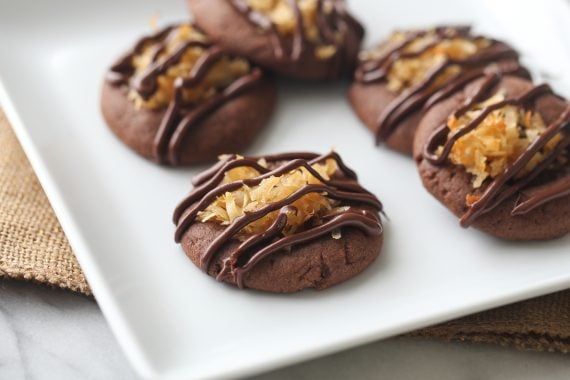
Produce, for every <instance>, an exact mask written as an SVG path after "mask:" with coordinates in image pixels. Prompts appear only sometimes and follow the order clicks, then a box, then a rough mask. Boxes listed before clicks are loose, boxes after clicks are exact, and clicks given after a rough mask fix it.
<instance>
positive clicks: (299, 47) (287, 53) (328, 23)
mask: <svg viewBox="0 0 570 380" xmlns="http://www.w3.org/2000/svg"><path fill="white" fill-rule="evenodd" d="M227 1H229V3H230V4H231V5H232V6H233V7H234V9H236V10H237V11H238V12H240V13H241V14H243V15H244V17H246V18H247V20H248V21H249V22H250V23H251V24H253V25H255V26H256V27H258V28H260V29H261V30H262V31H264V32H265V33H268V35H269V38H270V40H271V45H272V47H273V55H274V57H275V58H276V59H277V60H280V61H283V62H286V63H299V62H300V59H301V57H302V56H303V54H305V52H307V51H311V50H314V49H315V48H316V47H317V46H318V45H316V44H315V43H313V42H311V41H310V40H309V39H308V38H307V37H306V36H305V25H304V20H303V15H302V13H301V9H300V8H299V4H298V0H288V2H289V5H290V7H291V9H292V10H293V14H294V16H295V29H294V32H293V35H292V37H291V38H288V37H286V36H284V35H282V34H281V33H280V32H279V30H278V29H277V26H276V25H275V24H274V23H273V22H272V21H271V19H270V18H269V17H267V16H266V15H264V14H263V13H261V12H259V11H257V10H255V9H253V8H252V7H250V6H249V4H248V2H247V0H227ZM324 2H325V0H317V10H316V23H317V29H318V31H319V38H320V40H321V41H323V45H332V46H334V47H335V53H334V55H333V56H332V57H331V58H332V59H334V61H333V64H332V67H331V69H330V73H331V75H332V76H338V75H339V74H340V73H342V72H343V71H344V70H345V69H346V66H347V65H348V62H347V58H346V57H345V54H344V51H345V50H350V49H348V48H349V47H350V48H352V46H349V45H350V44H353V43H354V42H353V41H351V39H350V38H348V34H349V32H350V31H354V33H355V35H356V36H357V38H358V41H360V39H362V37H363V36H364V28H363V27H362V25H361V24H360V23H359V22H358V21H357V20H356V19H355V18H354V17H352V16H351V15H350V14H349V13H348V11H347V10H346V7H345V3H344V0H331V1H330V3H331V5H332V10H331V11H330V12H326V11H325V9H324V7H323V4H324ZM339 36H340V38H339Z"/></svg>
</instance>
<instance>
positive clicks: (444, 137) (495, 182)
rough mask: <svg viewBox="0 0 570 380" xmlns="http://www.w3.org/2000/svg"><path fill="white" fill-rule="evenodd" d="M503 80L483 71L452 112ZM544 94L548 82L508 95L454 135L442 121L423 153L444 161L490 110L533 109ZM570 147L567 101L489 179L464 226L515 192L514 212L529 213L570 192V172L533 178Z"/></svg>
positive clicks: (462, 111)
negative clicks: (541, 156)
mask: <svg viewBox="0 0 570 380" xmlns="http://www.w3.org/2000/svg"><path fill="white" fill-rule="evenodd" d="M500 80H501V75H500V74H499V73H496V72H487V73H486V74H484V78H483V79H482V81H481V83H480V85H479V87H478V88H477V89H476V91H475V93H474V95H473V96H471V97H470V98H468V99H466V100H465V102H464V103H463V105H462V106H461V107H460V108H459V109H457V110H456V111H455V112H454V113H453V114H452V116H453V117H456V118H458V117H461V116H462V115H463V114H465V112H467V111H468V110H469V109H470V108H471V107H472V106H473V105H474V104H476V103H478V102H480V101H482V100H484V99H485V98H486V97H487V96H488V95H489V93H490V92H491V91H492V90H493V89H495V88H496V87H497V85H498V84H499V83H500ZM545 95H553V92H552V90H551V88H550V87H549V86H548V85H544V84H543V85H540V86H534V87H532V88H531V89H530V90H528V91H527V92H525V93H523V94H522V95H520V96H519V97H517V98H510V99H505V100H503V101H501V102H498V103H495V104H492V105H489V106H487V107H485V108H483V109H482V110H481V113H480V114H479V115H478V116H477V117H476V118H474V119H473V120H472V121H471V122H469V123H468V124H467V125H466V126H464V127H463V128H461V129H460V130H458V131H457V132H456V133H454V134H453V135H451V136H448V134H449V128H448V127H447V123H444V124H442V125H441V126H440V127H438V128H437V129H436V130H435V131H434V132H433V133H432V134H431V135H430V136H429V138H428V140H427V142H426V144H425V145H424V151H423V157H424V158H425V159H426V160H427V161H428V162H430V163H431V164H433V165H443V164H445V163H446V162H447V159H448V158H449V154H450V153H451V149H452V148H453V145H454V144H455V143H456V142H457V140H459V139H460V138H461V137H462V136H465V135H466V134H467V133H469V132H471V131H473V130H474V129H475V128H477V127H478V126H479V125H480V124H481V123H482V122H483V121H484V119H485V118H486V117H487V116H488V115H489V114H490V113H491V112H493V111H495V110H498V109H500V108H502V107H505V106H515V107H522V108H523V109H532V108H533V104H534V102H535V101H536V100H537V99H538V98H540V97H542V96H545ZM559 133H561V136H562V139H561V141H560V142H559V143H558V144H557V145H556V147H555V148H554V149H553V151H552V152H550V153H549V154H547V155H546V157H545V158H544V160H543V161H541V162H540V163H539V164H538V165H537V166H536V167H534V169H532V170H531V171H530V172H529V173H527V174H526V175H524V176H522V177H520V178H518V177H519V173H521V171H522V170H523V169H524V168H525V167H526V165H527V164H528V163H529V161H530V160H531V159H532V158H533V157H534V155H535V154H536V153H538V152H540V151H542V149H543V148H544V147H545V146H546V144H547V143H548V142H549V141H550V140H551V139H552V138H553V137H554V136H556V135H557V134H559ZM438 146H443V150H442V152H441V154H439V155H437V154H435V153H434V151H435V149H436V148H437V147H438ZM568 147H570V104H567V106H566V108H565V109H564V111H563V112H562V113H561V115H560V116H559V117H558V118H557V119H556V120H555V121H554V122H552V123H551V124H549V125H548V126H547V127H546V129H545V130H544V132H543V133H541V134H540V135H539V136H538V137H537V138H536V139H535V140H534V141H533V142H532V143H531V144H530V145H529V146H528V147H527V148H526V149H525V151H524V152H523V153H521V154H520V155H519V156H518V157H517V158H516V159H515V160H514V161H513V162H512V163H511V164H509V165H508V166H507V168H506V169H505V170H504V171H503V173H501V174H500V175H499V176H497V177H495V178H494V179H492V181H490V182H489V183H488V185H487V186H486V188H485V189H484V191H483V193H482V194H481V196H480V198H479V199H478V200H477V201H476V202H475V203H473V204H472V205H471V207H470V208H469V209H468V211H467V212H466V213H465V214H464V215H463V216H462V217H461V225H462V226H464V227H467V226H469V225H471V224H472V223H473V222H474V221H475V219H477V218H478V217H479V216H481V215H483V214H485V213H487V212H489V211H491V210H493V209H494V208H496V207H497V206H499V205H500V204H501V203H502V202H504V201H506V200H507V199H509V198H510V197H511V196H513V195H515V194H519V198H518V200H517V202H516V205H515V207H514V209H513V210H512V212H511V215H513V216H514V215H522V214H526V213H528V212H530V211H532V210H534V209H536V208H537V207H539V206H541V205H543V204H544V203H547V202H549V201H551V200H554V199H557V198H560V197H563V196H565V195H568V194H570V175H568V174H565V175H563V176H561V177H558V178H556V179H555V180H554V181H550V182H546V183H542V184H541V185H540V186H533V182H532V181H533V180H535V179H537V178H539V176H541V175H543V174H545V173H546V171H547V170H548V169H549V168H550V167H551V165H552V164H553V163H554V162H555V160H556V159H557V158H558V157H560V156H561V155H564V154H567V152H568Z"/></svg>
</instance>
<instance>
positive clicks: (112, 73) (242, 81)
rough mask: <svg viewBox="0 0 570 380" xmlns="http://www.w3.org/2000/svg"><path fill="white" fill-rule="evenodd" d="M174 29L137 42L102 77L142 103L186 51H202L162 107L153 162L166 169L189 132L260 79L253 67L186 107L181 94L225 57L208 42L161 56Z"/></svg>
mask: <svg viewBox="0 0 570 380" xmlns="http://www.w3.org/2000/svg"><path fill="white" fill-rule="evenodd" d="M177 28H178V26H176V25H174V26H168V27H166V28H164V29H163V30H161V31H159V32H158V33H156V34H154V35H152V36H148V37H144V38H142V39H140V40H139V41H138V42H137V43H136V44H135V47H134V48H133V49H132V50H131V51H129V52H128V53H127V54H125V55H124V56H123V57H121V58H120V59H119V60H118V61H117V62H116V63H115V64H114V65H113V66H111V68H110V69H109V71H108V72H107V75H106V80H107V82H108V83H110V84H111V85H113V86H117V87H118V86H126V87H127V88H129V89H132V90H134V91H136V92H137V93H138V94H139V95H140V97H141V98H142V99H143V100H148V99H150V98H151V97H152V96H153V95H154V94H155V93H156V91H157V89H158V83H157V81H158V78H159V77H160V76H161V75H164V74H165V73H166V72H167V71H168V70H169V69H170V68H172V67H173V66H175V65H177V64H178V63H179V62H180V60H181V59H182V57H183V56H184V54H185V53H186V52H187V51H188V49H191V48H201V49H203V53H202V55H201V56H200V58H199V59H198V60H197V61H196V63H195V64H194V66H193V67H192V69H191V72H190V73H188V75H187V76H180V77H178V78H176V80H175V82H174V94H173V96H172V99H171V101H170V103H169V105H168V106H167V107H166V111H165V113H164V116H163V117H162V121H161V124H160V126H159V127H158V130H157V133H156V136H155V139H154V143H153V153H154V159H155V160H156V161H157V162H158V163H160V164H170V165H177V164H179V163H180V154H181V149H182V148H183V146H182V142H183V141H184V138H185V136H186V135H187V133H188V131H189V130H190V129H192V128H194V127H196V126H197V125H198V123H199V122H200V121H201V120H202V118H204V117H205V116H206V115H208V114H209V113H210V112H212V111H214V110H215V109H216V108H218V107H220V106H221V105H222V104H224V103H225V102H227V101H229V100H230V99H232V98H233V97H235V96H237V95H239V94H241V93H243V92H244V91H246V90H248V89H249V88H251V87H253V86H255V85H256V84H258V83H259V82H260V81H261V80H262V79H263V73H262V71H261V70H260V69H259V68H257V67H254V68H253V69H252V70H251V71H250V72H249V73H248V74H246V75H244V76H242V77H240V78H238V79H236V80H234V81H233V82H232V83H231V84H229V85H228V86H227V87H225V88H224V89H222V90H220V91H219V92H217V93H216V94H214V95H213V96H211V97H210V98H208V99H206V100H204V101H202V102H200V103H198V104H193V105H189V104H186V103H185V102H184V99H183V95H184V90H187V89H190V88H192V87H193V86H196V85H197V84H199V83H200V82H201V81H202V80H203V79H204V78H205V77H206V75H207V74H208V72H209V71H210V70H211V69H212V67H214V66H215V65H216V63H218V62H219V61H220V59H221V58H223V57H225V56H227V55H226V54H224V52H223V51H221V50H220V49H219V48H218V47H216V46H214V45H212V44H211V43H209V42H205V41H186V42H184V43H182V44H180V46H179V47H178V48H177V49H176V50H175V51H174V52H172V53H170V54H168V55H166V56H164V55H165V50H166V47H167V45H168V43H169V41H171V39H173V38H175V36H176V32H177ZM194 28H195V27H194ZM149 46H152V48H153V49H154V51H153V56H152V63H151V64H150V65H149V67H148V68H146V70H145V71H144V72H143V73H142V74H141V75H136V76H135V67H134V65H133V58H134V57H135V56H136V55H138V54H141V53H142V52H143V50H144V49H145V48H147V47H149Z"/></svg>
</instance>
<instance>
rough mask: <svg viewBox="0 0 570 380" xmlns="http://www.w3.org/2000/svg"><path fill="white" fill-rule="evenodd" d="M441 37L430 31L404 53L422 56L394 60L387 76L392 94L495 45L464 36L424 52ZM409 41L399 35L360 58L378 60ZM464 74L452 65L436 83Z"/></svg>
mask: <svg viewBox="0 0 570 380" xmlns="http://www.w3.org/2000/svg"><path fill="white" fill-rule="evenodd" d="M437 37H438V36H437V34H436V32H435V31H430V32H428V33H426V34H425V35H423V36H421V37H418V38H416V39H415V40H414V41H412V42H411V43H409V44H408V45H406V47H405V48H404V49H403V51H402V53H403V54H404V55H410V54H413V53H417V52H420V51H421V53H420V54H417V55H413V56H412V57H404V58H400V59H396V60H395V61H394V63H393V64H392V65H391V67H390V69H389V71H388V75H387V85H388V88H389V89H390V91H392V92H395V93H399V92H401V91H403V90H405V89H407V88H409V87H412V86H414V85H417V84H419V83H422V82H423V81H424V79H425V78H426V77H427V75H428V74H429V73H430V71H431V70H433V69H434V68H435V67H437V66H438V65H439V64H441V63H442V62H444V61H445V60H446V59H452V60H464V59H466V58H469V57H471V56H474V55H475V54H477V53H479V52H480V51H481V50H482V49H485V48H487V47H488V46H489V45H490V44H491V41H489V40H487V39H485V38H475V39H468V38H464V37H454V38H448V39H444V40H442V41H440V42H438V43H435V45H434V46H432V47H430V48H428V49H427V50H425V51H423V50H424V49H425V48H426V47H427V46H428V45H431V44H433V43H434V42H435V41H436V38H437ZM406 38H407V34H406V33H404V32H395V33H393V34H392V35H391V36H390V37H389V39H388V42H387V43H386V44H383V45H381V46H380V47H378V48H376V49H374V50H369V51H364V52H362V53H361V55H360V59H361V60H363V61H367V60H374V59H378V58H379V57H382V56H384V55H385V54H386V52H387V51H388V50H389V49H390V48H391V47H392V46H394V44H397V43H400V42H403V41H404V40H405V39H406ZM460 72H461V68H460V67H459V66H457V65H450V66H449V67H448V68H447V69H446V70H445V71H444V72H443V73H441V74H440V75H439V77H438V79H437V80H436V82H438V83H434V85H438V84H442V83H445V82H447V81H448V80H450V79H451V78H453V77H455V76H457V75H458V74H459V73H460Z"/></svg>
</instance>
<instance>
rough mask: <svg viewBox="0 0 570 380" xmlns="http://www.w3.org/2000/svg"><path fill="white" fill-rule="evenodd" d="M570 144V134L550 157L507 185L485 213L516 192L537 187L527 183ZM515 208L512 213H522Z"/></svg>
mask: <svg viewBox="0 0 570 380" xmlns="http://www.w3.org/2000/svg"><path fill="white" fill-rule="evenodd" d="M569 146H570V135H568V136H567V137H566V138H564V139H563V140H562V141H561V142H560V143H558V145H557V146H556V148H555V149H554V151H553V152H551V153H550V154H549V155H548V157H546V158H545V159H544V160H543V161H541V162H540V163H539V164H538V165H537V166H536V167H535V168H534V169H533V170H532V171H531V172H530V173H528V174H526V175H525V176H524V177H523V178H519V179H517V181H516V182H515V183H514V184H513V185H511V186H508V185H505V189H504V190H503V191H501V193H500V194H499V195H497V196H496V197H495V200H494V201H493V202H492V203H490V204H489V205H488V206H487V207H486V208H485V210H484V211H483V213H486V212H489V211H491V210H492V209H494V208H495V207H497V206H499V205H500V204H501V203H502V202H504V201H505V200H507V199H508V198H509V197H511V196H512V195H514V194H516V193H519V195H520V194H521V192H522V191H524V192H526V191H530V190H532V189H533V188H536V186H535V187H531V188H527V185H529V184H530V183H531V182H532V181H533V180H534V179H536V178H537V177H538V176H540V175H541V174H542V173H543V172H544V171H545V170H547V169H548V168H549V167H550V165H551V164H552V163H553V162H554V161H555V160H556V158H558V157H559V156H560V155H562V154H564V152H565V151H566V149H567V148H568V147H569ZM547 185H549V183H546V184H545V186H547ZM519 198H520V197H519ZM553 199H555V198H553ZM519 200H520V199H519ZM515 209H516V207H515ZM515 209H513V212H512V213H511V215H516V214H521V213H520V212H518V211H517V212H515ZM528 211H531V209H529V210H527V211H526V212H528ZM526 212H525V213H526Z"/></svg>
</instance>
